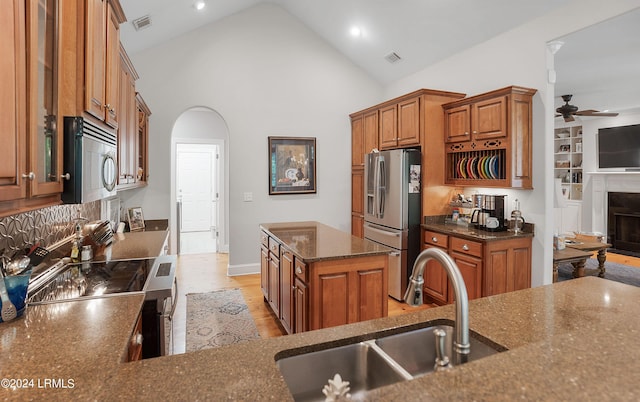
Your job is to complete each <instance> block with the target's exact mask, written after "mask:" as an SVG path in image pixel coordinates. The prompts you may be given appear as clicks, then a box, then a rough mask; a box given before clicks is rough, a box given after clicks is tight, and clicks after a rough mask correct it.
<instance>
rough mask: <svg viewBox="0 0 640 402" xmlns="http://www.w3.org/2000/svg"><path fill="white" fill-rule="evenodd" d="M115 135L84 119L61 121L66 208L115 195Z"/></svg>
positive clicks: (63, 198)
mask: <svg viewBox="0 0 640 402" xmlns="http://www.w3.org/2000/svg"><path fill="white" fill-rule="evenodd" d="M116 144H117V142H116V133H115V131H109V130H107V129H104V128H102V127H101V126H98V125H97V124H94V123H93V122H92V121H91V120H89V119H85V118H83V117H76V116H73V117H71V116H65V118H64V158H63V159H64V171H65V172H66V173H65V178H66V180H64V189H63V193H62V201H64V202H65V203H66V204H84V203H87V202H91V201H97V200H102V199H104V198H108V197H112V196H115V195H116V179H117V170H118V169H117V163H116V155H117V148H116Z"/></svg>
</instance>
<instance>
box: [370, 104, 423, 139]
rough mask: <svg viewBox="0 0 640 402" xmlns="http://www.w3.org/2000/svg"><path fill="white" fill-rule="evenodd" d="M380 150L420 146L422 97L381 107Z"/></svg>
mask: <svg viewBox="0 0 640 402" xmlns="http://www.w3.org/2000/svg"><path fill="white" fill-rule="evenodd" d="M379 113H380V133H379V137H380V149H393V148H401V147H408V146H419V145H420V97H419V96H416V97H412V98H409V99H404V100H400V101H393V103H391V104H389V105H387V106H384V107H381V108H380V110H379Z"/></svg>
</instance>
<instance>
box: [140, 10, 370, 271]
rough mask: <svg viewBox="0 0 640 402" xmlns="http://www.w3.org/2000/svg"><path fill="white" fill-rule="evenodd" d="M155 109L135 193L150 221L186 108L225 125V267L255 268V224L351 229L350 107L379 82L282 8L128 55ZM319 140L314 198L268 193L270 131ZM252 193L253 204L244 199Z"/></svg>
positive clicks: (166, 188)
mask: <svg viewBox="0 0 640 402" xmlns="http://www.w3.org/2000/svg"><path fill="white" fill-rule="evenodd" d="M131 58H132V60H133V63H134V64H135V66H136V70H137V71H138V73H139V74H140V77H141V78H140V80H139V81H138V82H137V84H136V88H137V90H138V91H139V92H140V93H141V94H142V95H143V97H144V99H145V101H146V102H147V104H148V105H149V107H150V108H151V111H152V112H153V114H152V115H151V121H150V140H149V152H150V167H149V170H150V174H151V177H150V180H149V185H148V187H146V188H145V189H142V190H138V195H136V198H138V197H139V198H140V199H141V200H142V201H141V203H140V204H141V205H142V206H143V208H144V211H145V217H147V218H148V219H154V218H167V217H168V216H169V215H170V213H171V211H170V209H172V208H171V207H170V205H171V204H170V192H171V189H170V180H169V177H170V174H171V173H170V172H171V170H170V166H169V163H168V161H169V160H170V147H171V139H170V138H171V131H172V127H173V124H174V122H175V121H176V119H177V118H178V116H179V115H180V114H181V113H182V112H183V111H185V110H187V109H188V108H190V107H191V106H195V105H198V106H206V107H209V108H211V109H213V110H215V111H217V112H218V113H220V115H221V116H222V118H223V119H224V120H225V121H226V123H227V126H228V128H229V211H230V223H231V225H230V228H229V232H230V239H229V264H230V272H231V273H233V270H234V268H237V271H238V272H241V271H247V270H249V271H250V270H253V271H254V272H256V271H257V269H258V261H259V249H258V241H259V237H258V224H259V223H261V222H273V221H300V220H320V221H323V222H324V223H326V224H328V225H331V226H334V227H336V228H339V229H341V230H344V231H350V223H351V219H350V202H351V179H350V174H349V173H350V168H351V162H350V161H351V135H350V133H351V125H350V120H349V116H348V115H349V113H351V112H355V111H357V110H361V109H364V108H365V107H368V106H370V105H373V104H376V103H378V102H380V101H381V100H382V97H381V95H382V87H381V86H380V85H378V84H377V83H376V82H375V81H373V80H372V79H371V78H370V77H368V76H367V75H366V74H365V73H364V72H363V71H362V70H361V69H360V68H358V67H357V66H355V65H354V64H353V63H351V62H349V61H348V60H347V59H346V58H344V57H343V56H342V55H341V54H339V53H338V52H337V51H336V50H335V49H333V48H332V47H330V46H328V45H327V44H326V42H324V41H322V40H321V39H320V38H319V37H318V36H317V35H315V34H314V33H313V32H311V31H310V30H309V29H308V28H306V27H305V26H304V25H302V24H301V23H300V22H299V21H298V20H297V19H295V18H294V17H292V16H291V15H290V14H288V13H287V12H286V11H284V10H283V9H282V8H280V7H279V6H276V5H272V4H261V5H258V6H256V7H253V8H250V9H248V10H245V11H243V12H240V13H238V14H235V15H233V16H231V17H228V18H226V19H224V20H222V21H218V22H216V23H214V24H211V25H208V26H205V27H203V28H201V29H198V30H196V31H193V32H191V33H188V34H186V35H183V36H181V37H179V38H176V39H175V40H172V41H170V42H168V43H166V44H163V45H161V46H159V47H156V48H153V49H150V50H147V51H144V52H141V53H137V54H134V55H131ZM270 135H282V136H301V137H316V141H317V144H316V145H317V178H318V179H317V185H318V189H317V190H318V191H317V194H311V195H280V196H269V195H268V194H269V192H268V158H267V155H268V154H267V137H268V136H270ZM245 192H252V193H253V202H243V193H245Z"/></svg>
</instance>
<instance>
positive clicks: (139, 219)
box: [127, 207, 144, 232]
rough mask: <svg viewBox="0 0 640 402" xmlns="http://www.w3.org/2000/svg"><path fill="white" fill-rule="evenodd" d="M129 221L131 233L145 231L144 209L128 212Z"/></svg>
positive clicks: (136, 208)
mask: <svg viewBox="0 0 640 402" xmlns="http://www.w3.org/2000/svg"><path fill="white" fill-rule="evenodd" d="M127 220H128V221H129V230H130V231H131V232H137V231H141V230H144V216H143V214H142V207H134V208H129V209H128V210H127Z"/></svg>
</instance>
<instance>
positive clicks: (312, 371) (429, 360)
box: [276, 325, 506, 401]
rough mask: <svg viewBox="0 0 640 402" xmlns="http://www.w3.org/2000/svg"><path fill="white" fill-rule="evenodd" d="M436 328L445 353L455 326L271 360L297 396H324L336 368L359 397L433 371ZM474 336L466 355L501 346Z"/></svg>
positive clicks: (449, 350) (314, 398)
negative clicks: (442, 335) (442, 338)
mask: <svg viewBox="0 0 640 402" xmlns="http://www.w3.org/2000/svg"><path fill="white" fill-rule="evenodd" d="M436 329H443V330H444V331H445V332H446V355H447V356H449V357H452V356H453V351H452V350H453V339H454V336H453V331H454V328H453V327H452V326H451V325H435V326H430V327H427V328H421V329H414V330H409V331H407V332H401V333H398V334H394V335H389V336H384V337H380V338H377V339H374V340H370V341H365V342H359V343H354V344H350V345H345V346H339V347H335V348H331V349H326V350H320V351H314V352H309V353H304V354H300V355H296V356H290V357H285V358H281V359H278V357H277V356H276V359H277V361H276V365H277V366H278V369H279V370H280V372H281V373H282V376H283V377H284V380H285V382H286V383H287V386H288V387H289V390H290V391H291V394H292V395H293V397H294V399H295V400H296V401H324V400H325V396H324V394H323V393H322V390H323V388H324V387H325V385H327V384H329V380H330V379H333V378H334V376H335V375H336V374H340V376H341V378H342V380H343V381H349V387H350V390H349V393H350V394H351V397H352V399H353V400H364V399H365V398H366V397H365V395H366V392H367V391H369V390H372V389H375V388H378V387H382V386H385V385H390V384H393V383H396V382H400V381H405V380H410V379H412V378H414V377H419V376H421V375H425V374H427V373H430V372H432V371H434V364H435V359H436V351H435V335H434V333H433V332H434V330H436ZM473 335H474V336H476V335H475V334H473ZM474 336H472V337H471V339H470V343H471V354H470V355H469V358H468V360H467V361H473V360H477V359H480V358H482V357H486V356H490V355H492V354H495V353H498V352H501V351H504V350H506V349H505V348H503V347H500V346H497V345H496V346H495V347H493V346H490V345H488V344H486V343H483V342H482V341H480V340H478V339H477V338H475V337H474ZM454 369H455V368H454Z"/></svg>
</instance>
